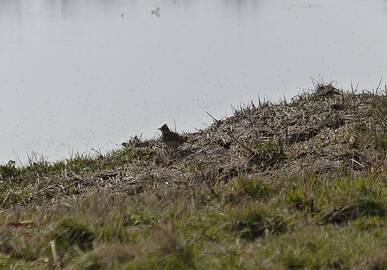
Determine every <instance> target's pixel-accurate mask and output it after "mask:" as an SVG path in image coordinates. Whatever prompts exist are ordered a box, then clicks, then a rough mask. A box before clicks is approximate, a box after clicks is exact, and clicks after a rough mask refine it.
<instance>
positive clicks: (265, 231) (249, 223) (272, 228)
mask: <svg viewBox="0 0 387 270" xmlns="http://www.w3.org/2000/svg"><path fill="white" fill-rule="evenodd" d="M231 229H232V231H234V232H237V233H238V234H239V236H240V238H241V239H244V240H250V241H252V240H255V239H258V238H260V237H263V236H265V235H269V234H273V235H277V234H281V233H284V232H286V230H287V224H286V222H285V220H284V219H283V218H282V217H281V216H278V215H273V214H270V213H268V212H267V211H264V210H263V209H261V208H256V207H253V208H250V207H249V208H247V209H246V210H245V211H242V212H241V213H238V214H237V215H236V216H235V217H234V221H233V224H232V227H231Z"/></svg>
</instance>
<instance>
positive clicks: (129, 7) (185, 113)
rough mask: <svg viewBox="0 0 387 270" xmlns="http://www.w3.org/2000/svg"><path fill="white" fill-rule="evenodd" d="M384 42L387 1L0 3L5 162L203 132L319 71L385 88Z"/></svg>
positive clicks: (0, 150) (0, 153) (289, 92)
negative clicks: (167, 130)
mask: <svg viewBox="0 0 387 270" xmlns="http://www.w3.org/2000/svg"><path fill="white" fill-rule="evenodd" d="M158 7H159V9H160V14H152V10H153V11H154V10H156V9H157V8H158ZM153 13H157V12H153ZM157 15H160V16H157ZM386 48H387V1H385V0H374V1H362V0H341V1H335V0H312V1H306V0H211V1H208V0H159V1H156V0H0V95H1V102H0V123H1V126H0V161H1V162H4V161H6V160H8V159H20V160H21V161H22V162H25V160H26V157H27V155H28V154H31V152H36V153H39V154H43V155H44V156H45V157H46V158H48V159H49V160H56V159H60V158H63V157H68V156H69V155H70V154H71V153H74V152H78V151H79V152H90V151H91V148H94V149H100V150H101V151H107V150H109V149H112V148H114V147H117V145H119V144H120V143H121V142H123V141H125V140H127V139H128V138H129V137H130V136H133V135H136V134H137V135H138V134H143V137H146V138H149V137H156V136H157V130H156V128H158V127H159V126H161V125H162V124H163V123H168V124H169V125H170V126H172V127H173V126H174V123H176V128H177V129H178V130H179V131H182V130H186V131H188V130H194V129H195V128H200V127H204V126H205V124H206V123H209V122H211V119H209V117H208V116H207V114H206V113H205V112H206V111H209V112H210V113H211V114H213V115H215V116H216V117H223V116H225V115H229V114H230V113H231V109H230V106H231V105H234V106H238V105H239V104H243V103H247V102H249V101H250V100H257V98H258V96H260V97H261V98H262V97H264V98H266V99H273V100H278V99H280V98H282V97H284V96H285V97H288V98H289V97H291V96H293V95H294V94H296V93H297V92H300V91H302V90H301V89H302V88H305V87H310V86H311V81H312V79H311V78H315V79H320V78H323V79H325V80H327V81H330V80H335V81H337V82H338V85H339V86H342V87H348V86H349V85H350V84H351V83H353V84H354V85H356V84H357V83H360V88H376V86H377V84H378V82H379V80H380V78H381V76H382V75H385V76H387V50H386Z"/></svg>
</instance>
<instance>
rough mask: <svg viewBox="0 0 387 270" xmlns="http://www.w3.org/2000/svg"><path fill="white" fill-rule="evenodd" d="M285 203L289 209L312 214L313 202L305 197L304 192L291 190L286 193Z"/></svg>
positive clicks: (313, 209) (295, 189)
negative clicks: (307, 211)
mask: <svg viewBox="0 0 387 270" xmlns="http://www.w3.org/2000/svg"><path fill="white" fill-rule="evenodd" d="M286 201H287V203H288V204H289V206H290V207H291V208H294V209H297V210H309V211H310V212H314V211H315V210H316V209H315V208H314V201H313V199H310V198H308V197H307V195H306V194H305V192H303V190H301V189H300V188H298V189H297V188H292V189H290V190H288V192H287V193H286Z"/></svg>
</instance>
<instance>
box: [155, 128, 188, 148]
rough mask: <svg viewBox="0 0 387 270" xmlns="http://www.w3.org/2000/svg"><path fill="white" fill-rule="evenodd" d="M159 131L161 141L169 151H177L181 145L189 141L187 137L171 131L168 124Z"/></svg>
mask: <svg viewBox="0 0 387 270" xmlns="http://www.w3.org/2000/svg"><path fill="white" fill-rule="evenodd" d="M158 130H160V131H161V141H162V142H163V143H164V144H165V146H166V147H167V148H168V149H171V150H174V151H177V150H178V148H179V147H180V145H182V144H183V143H185V142H186V141H187V138H186V137H183V136H181V135H179V134H178V133H176V132H173V131H171V130H170V129H169V127H168V125H167V124H164V125H162V126H161V127H160V128H159V129H158Z"/></svg>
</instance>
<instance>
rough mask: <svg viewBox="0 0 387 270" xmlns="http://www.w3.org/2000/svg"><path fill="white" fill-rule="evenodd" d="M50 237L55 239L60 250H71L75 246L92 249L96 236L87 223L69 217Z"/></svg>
mask: <svg viewBox="0 0 387 270" xmlns="http://www.w3.org/2000/svg"><path fill="white" fill-rule="evenodd" d="M50 238H51V239H52V240H55V243H56V245H57V247H58V248H59V249H60V250H62V251H69V250H71V249H73V248H79V249H81V250H87V249H91V248H92V247H93V241H94V238H95V236H94V234H93V233H92V232H91V231H90V230H89V228H88V227H87V225H85V224H83V223H80V222H78V221H76V220H74V219H72V218H69V219H64V220H63V221H62V222H60V223H59V224H58V225H57V226H56V227H55V228H54V230H53V231H52V232H51V237H50Z"/></svg>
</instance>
